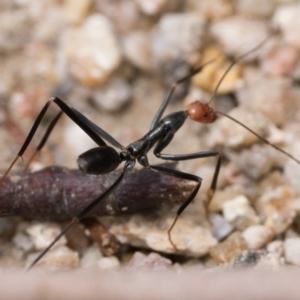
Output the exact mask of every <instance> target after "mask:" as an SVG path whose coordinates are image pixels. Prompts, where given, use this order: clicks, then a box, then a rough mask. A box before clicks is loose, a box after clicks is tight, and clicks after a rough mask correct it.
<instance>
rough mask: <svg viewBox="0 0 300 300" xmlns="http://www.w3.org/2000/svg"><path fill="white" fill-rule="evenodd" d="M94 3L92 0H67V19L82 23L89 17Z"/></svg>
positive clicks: (65, 5) (65, 6)
mask: <svg viewBox="0 0 300 300" xmlns="http://www.w3.org/2000/svg"><path fill="white" fill-rule="evenodd" d="M92 4H93V1H92V0H81V1H77V0H65V1H64V11H65V17H66V19H67V20H68V21H69V22H71V23H75V24H78V23H81V22H82V21H84V19H85V18H86V17H87V15H88V13H89V10H90V9H91V6H92Z"/></svg>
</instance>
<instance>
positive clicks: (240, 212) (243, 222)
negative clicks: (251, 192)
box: [223, 195, 259, 230]
mask: <svg viewBox="0 0 300 300" xmlns="http://www.w3.org/2000/svg"><path fill="white" fill-rule="evenodd" d="M223 214H224V218H225V220H226V221H227V222H229V223H230V224H232V225H233V226H234V227H235V228H237V229H239V230H243V229H245V228H247V227H248V226H250V225H255V224H258V223H259V217H258V215H257V214H256V213H255V211H254V209H253V208H252V207H251V206H250V203H249V200H248V199H247V198H246V197H245V196H243V195H241V196H238V197H236V198H234V199H232V200H230V201H227V202H225V203H224V205H223Z"/></svg>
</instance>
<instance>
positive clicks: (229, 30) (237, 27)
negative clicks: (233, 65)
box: [211, 16, 269, 61]
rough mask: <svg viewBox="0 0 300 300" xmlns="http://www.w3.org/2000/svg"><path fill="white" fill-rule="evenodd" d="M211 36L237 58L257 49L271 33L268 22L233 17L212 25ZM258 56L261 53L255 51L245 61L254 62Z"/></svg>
mask: <svg viewBox="0 0 300 300" xmlns="http://www.w3.org/2000/svg"><path fill="white" fill-rule="evenodd" d="M211 34H212V35H213V36H214V37H215V38H216V39H217V40H218V41H219V43H221V44H222V45H223V46H224V50H225V52H226V53H227V54H229V55H233V56H235V57H237V56H240V55H242V54H244V53H246V52H247V51H249V50H250V49H253V48H254V47H256V46H257V45H258V44H259V43H261V42H262V41H263V40H264V39H265V38H266V37H267V36H268V34H269V32H268V27H267V23H266V22H263V21H261V20H258V19H252V18H245V17H242V16H233V17H229V18H226V19H223V20H220V21H217V22H215V23H214V24H212V26H211ZM258 55H259V51H255V52H253V53H251V54H249V55H247V57H245V59H243V61H252V60H254V59H256V58H257V57H258Z"/></svg>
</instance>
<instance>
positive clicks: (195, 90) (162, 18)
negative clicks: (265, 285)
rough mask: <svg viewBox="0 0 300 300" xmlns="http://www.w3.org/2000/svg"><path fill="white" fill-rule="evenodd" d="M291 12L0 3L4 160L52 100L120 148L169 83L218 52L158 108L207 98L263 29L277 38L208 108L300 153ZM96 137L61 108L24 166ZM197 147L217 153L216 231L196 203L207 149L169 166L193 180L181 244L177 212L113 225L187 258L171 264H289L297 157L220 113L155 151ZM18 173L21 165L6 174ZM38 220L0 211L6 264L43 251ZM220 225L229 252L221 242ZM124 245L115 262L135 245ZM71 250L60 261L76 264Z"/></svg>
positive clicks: (163, 3) (298, 75) (205, 5)
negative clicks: (194, 192)
mask: <svg viewBox="0 0 300 300" xmlns="http://www.w3.org/2000/svg"><path fill="white" fill-rule="evenodd" d="M299 14H300V5H299V2H298V1H287V0H285V1H284V0H265V1H258V0H228V1H226V0H214V1H210V0H201V1H199V0H186V1H183V0H153V1H149V0H134V1H133V0H131V1H130V0H113V1H108V0H81V1H75V0H65V1H63V0H60V1H58V0H42V1H34V0H14V1H6V0H1V1H0V69H1V72H0V139H1V143H0V153H1V160H0V162H1V169H3V170H5V169H6V168H7V167H8V166H9V164H10V163H11V161H12V160H13V159H14V157H15V155H16V154H17V153H18V151H19V149H20V148H21V146H22V144H23V142H24V140H25V138H26V136H27V134H28V132H29V130H30V128H31V126H32V124H33V122H34V120H35V119H36V117H37V115H38V113H39V112H40V110H41V109H42V107H43V106H44V105H45V103H46V102H47V100H48V99H49V98H50V97H51V96H58V97H60V98H62V99H63V100H64V101H66V103H67V104H69V105H71V106H73V107H74V108H76V109H77V110H79V111H80V112H82V113H83V114H84V115H86V116H87V117H88V118H90V119H91V120H92V121H93V122H95V123H96V124H97V125H99V126H100V127H101V128H103V129H104V130H106V131H107V132H109V133H110V134H111V135H112V136H113V137H114V138H115V139H117V140H118V141H119V142H120V143H121V144H123V145H124V146H126V145H128V144H129V143H131V142H132V141H134V140H137V139H139V138H140V137H141V136H143V135H144V134H145V133H146V132H147V131H148V130H149V128H150V124H151V121H152V119H153V117H154V115H155V113H156V111H157V109H158V107H159V105H160V104H161V102H162V101H163V98H164V96H165V94H166V92H167V91H168V88H169V87H170V86H171V84H172V82H174V81H175V80H176V79H178V78H180V77H182V76H184V75H186V74H187V73H188V72H189V70H190V69H191V68H192V67H195V66H198V65H200V64H201V63H203V62H205V61H208V60H209V59H212V58H214V57H216V55H217V54H219V56H218V59H217V60H216V62H215V63H214V64H211V65H209V66H207V67H206V68H205V69H204V70H203V72H201V73H199V74H198V75H196V76H194V77H193V79H192V80H191V81H189V82H185V83H183V84H181V85H180V86H178V88H177V90H176V92H175V94H174V97H173V99H172V101H171V103H170V105H169V107H168V108H167V113H169V112H173V111H178V110H184V109H185V106H186V105H187V104H188V103H190V102H192V101H195V100H200V101H203V102H207V101H209V99H210V97H211V94H212V92H213V90H214V88H215V87H216V85H217V83H218V81H219V79H220V77H221V76H222V75H223V74H224V72H225V70H226V68H227V67H228V65H229V63H230V61H231V60H230V59H231V58H234V57H237V56H239V55H242V54H243V53H245V52H247V51H249V50H251V49H252V48H254V47H255V46H257V45H258V44H259V43H260V42H261V41H263V40H264V39H265V38H266V37H267V36H268V35H269V34H270V33H271V31H272V29H278V33H277V34H274V35H273V36H272V37H271V38H270V40H269V41H268V42H267V43H266V44H265V45H263V46H262V47H261V48H260V49H259V50H257V51H256V52H254V53H251V55H249V56H247V57H246V58H245V59H244V60H243V61H242V62H240V63H238V64H237V65H236V66H235V67H234V68H233V69H232V70H231V71H230V73H229V74H228V75H227V77H226V78H225V80H224V82H223V83H222V85H221V87H220V89H219V91H218V96H217V97H216V99H214V101H213V104H212V106H213V107H215V108H217V110H220V111H223V112H228V113H229V114H231V115H232V116H234V117H235V118H236V119H238V120H239V121H241V122H243V123H245V124H246V125H247V126H249V127H250V128H251V129H253V130H254V131H256V132H257V133H258V134H260V135H262V136H263V137H265V138H268V139H269V140H270V141H271V142H272V143H274V144H276V145H277V146H279V147H282V148H284V149H285V150H286V151H288V152H289V153H291V154H293V155H295V156H296V157H298V159H300V155H299V153H300V151H299V150H300V142H299V140H298V137H299V132H300V127H299V125H298V124H299V120H300V113H299V103H300V101H299V96H300V88H299V80H300V55H299V54H300V42H299V41H300V19H299ZM57 112H58V109H57V107H56V106H55V104H53V105H52V106H51V107H50V109H49V111H48V113H47V115H46V117H45V118H44V120H43V122H42V124H41V128H40V130H38V133H37V135H36V137H35V138H34V139H33V142H32V144H31V145H30V146H29V148H28V150H27V151H26V153H25V155H24V161H25V162H26V160H28V158H29V157H30V156H31V154H32V153H33V151H34V149H35V146H36V145H37V143H38V142H39V138H41V136H42V134H43V132H44V130H45V129H46V127H47V124H49V122H50V121H51V119H52V118H53V117H54V116H55V115H56V113H57ZM94 146H95V145H94V143H93V142H92V141H91V140H90V139H89V138H88V137H87V136H86V134H85V133H84V132H83V131H82V130H81V129H79V128H78V127H77V126H76V125H75V124H73V123H72V122H71V121H70V120H69V119H68V118H67V117H65V116H64V117H63V118H61V120H60V121H59V123H58V125H57V127H56V128H55V129H54V131H53V133H52V135H51V137H50V139H49V141H48V142H47V145H46V146H45V147H44V148H43V150H42V151H41V154H40V155H39V156H37V157H36V159H35V161H34V162H33V163H32V164H31V166H30V169H31V170H32V171H34V170H38V169H41V168H43V167H45V166H49V165H61V166H66V167H70V168H76V167H77V166H76V159H77V157H78V155H79V154H81V153H82V152H84V151H86V150H88V149H89V148H91V147H94ZM201 150H203V151H205V150H217V151H220V152H221V153H222V155H223V165H222V169H221V172H220V176H219V184H218V190H217V192H216V194H215V197H214V199H213V202H212V203H211V206H210V213H211V223H212V225H213V228H214V231H213V233H212V232H211V225H210V224H209V222H207V220H206V218H205V215H204V213H203V207H202V202H201V201H202V200H203V199H205V198H206V192H207V190H208V188H209V186H210V183H211V178H212V175H213V172H214V168H215V164H216V159H214V158H210V159H199V160H193V161H188V162H184V163H180V166H179V167H180V169H181V170H184V171H186V172H190V173H193V174H197V175H198V176H200V177H201V178H203V184H202V187H201V190H200V192H199V195H198V196H197V201H196V204H194V205H191V207H190V208H188V209H187V212H186V214H183V216H182V223H181V224H178V226H176V228H177V229H176V228H174V239H175V240H177V242H178V243H179V245H180V247H179V248H180V249H181V250H182V251H181V252H180V253H174V249H172V247H170V245H169V244H168V241H167V233H166V230H167V228H168V224H170V223H171V222H172V219H173V218H174V212H175V210H174V208H172V209H169V211H167V212H163V214H165V215H163V216H161V215H160V213H157V215H158V216H157V220H160V222H161V223H159V224H158V223H155V222H154V221H153V219H150V221H149V220H148V221H147V218H146V221H145V219H143V216H138V217H136V216H134V217H132V218H131V216H129V217H125V218H124V217H122V218H117V220H113V221H111V220H110V221H108V222H110V223H112V225H111V226H112V229H111V231H112V232H113V233H115V234H116V235H117V237H119V240H121V241H122V242H124V243H125V244H129V245H131V246H133V247H141V248H142V249H150V250H151V249H154V250H156V251H158V252H161V253H169V254H170V253H171V254H176V255H179V256H180V255H182V256H183V257H184V258H183V259H182V258H181V259H178V258H175V259H173V257H171V262H170V264H171V265H172V262H174V261H175V262H178V261H180V260H181V261H183V262H184V264H187V265H188V264H192V265H193V264H195V265H200V266H201V267H203V268H207V267H212V266H218V265H223V264H225V265H226V264H230V263H232V261H234V259H236V260H237V261H238V262H239V261H240V260H241V259H242V258H236V257H237V255H241V253H243V251H250V250H251V251H252V250H253V249H254V253H255V255H256V256H255V257H257V261H259V260H261V261H264V262H265V261H266V260H267V258H266V257H267V256H268V255H269V254H270V253H273V254H274V255H273V256H272V259H273V260H272V262H271V263H270V262H269V261H268V260H267V261H268V262H267V264H268V263H270V264H271V265H272V264H273V265H274V266H276V267H277V266H279V265H282V264H284V263H285V262H289V263H292V264H296V265H300V253H299V250H297V251H298V252H297V255H296V258H290V257H289V256H288V255H287V254H286V253H289V252H288V250H287V249H289V248H288V247H293V246H295V245H296V246H295V247H296V248H297V247H298V246H299V245H300V237H299V234H300V228H299V224H300V223H299V220H300V219H299V217H298V209H299V200H298V197H299V192H300V188H299V184H298V173H299V170H300V166H299V165H297V164H296V163H295V162H293V161H292V160H290V159H288V158H287V157H286V156H284V155H283V154H281V153H279V152H277V151H275V150H274V149H272V148H271V147H269V146H267V145H266V144H263V143H261V142H259V141H258V139H257V138H256V137H255V136H253V135H252V134H251V133H249V132H247V131H246V130H245V129H243V128H242V127H240V126H239V125H237V124H234V123H233V122H232V121H230V120H228V119H226V118H223V117H222V118H220V119H219V120H217V122H216V123H215V124H211V125H202V124H197V123H195V122H193V121H187V122H186V124H185V125H184V126H183V128H182V129H181V130H180V131H179V132H178V133H177V134H176V136H175V138H174V140H173V141H172V143H171V144H170V145H169V146H168V148H167V149H166V151H165V152H166V153H190V152H196V151H201ZM149 158H150V160H151V163H158V162H159V160H157V159H155V158H154V157H153V155H151V154H150V155H149ZM23 168H24V163H23V162H22V160H19V161H18V163H17V164H16V166H15V167H14V171H22V170H23ZM49 192H51V191H49ZM225 203H227V204H225ZM158 211H159V208H158ZM157 222H158V221H157ZM164 222H165V223H164ZM153 223H154V225H153ZM179 223H180V222H179ZM37 224H39V223H31V222H27V221H20V219H4V221H3V222H2V225H1V226H2V229H1V232H2V233H3V234H2V240H3V243H2V242H1V247H2V249H1V257H0V262H1V263H2V264H3V265H11V264H13V265H14V264H16V265H18V266H23V265H24V261H26V259H27V257H28V255H29V254H31V253H33V252H36V251H38V250H41V249H39V247H38V246H37V245H36V244H35V241H34V238H33V237H32V232H33V231H34V230H31V231H30V229H28V228H31V229H32V226H37ZM114 224H115V225H114ZM143 224H144V225H143ZM41 226H42V225H41ZM51 226H52V225H51ZM53 226H54V227H55V226H56V225H53ZM113 226H115V227H113ZM131 226H132V227H131ZM139 226H140V227H143V226H144V227H143V230H141V232H137V231H136V228H137V227H139ZM55 228H56V227H55ZM128 228H133V229H132V231H130V229H128ZM224 228H225V229H224ZM125 229H126V230H129V233H128V232H127V231H126V230H125ZM175 229H176V230H177V231H176V230H175ZM57 230H58V229H57ZM152 231H153V232H154V233H153V239H154V240H155V237H157V236H159V238H157V239H156V240H155V241H153V239H152V235H151V232H152ZM29 232H31V233H29ZM55 232H56V231H55ZM231 233H233V236H232V235H230V236H229V237H230V238H231V239H232V240H231V241H233V245H234V247H233V248H234V249H235V250H234V251H232V248H230V247H229V248H228V245H227V244H225V246H224V245H223V244H220V243H219V242H221V241H223V240H224V239H226V238H227V239H229V237H228V235H229V234H231ZM39 234H41V233H39ZM126 234H127V235H126ZM33 235H34V234H33ZM145 235H149V236H150V237H151V238H149V239H147V238H145ZM124 236H125V238H124ZM122 238H123V240H122ZM49 239H50V241H51V239H52V237H50V238H49ZM46 243H47V242H46ZM274 243H275V244H274ZM87 244H89V245H91V242H89V243H87ZM92 247H93V246H92ZM218 247H219V248H218ZM286 247H287V248H286ZM134 249H135V248H134ZM258 249H260V250H258ZM261 249H262V250H261ZM284 249H285V250H284ZM72 251H73V250H72ZM85 251H88V250H86V249H84V250H82V252H81V253H80V259H81V258H82V257H84V253H85ZM93 251H98V250H93ZM147 251H148V250H146V252H147ZM255 251H256V252H255ZM259 251H262V252H259ZM129 252H130V254H129V256H128V257H127V258H126V259H125V261H128V260H129V259H130V257H131V255H132V254H133V253H134V252H135V250H130V251H129ZM292 252H293V250H291V253H292ZM224 253H225V254H224ZM251 253H252V252H251ZM97 255H98V256H97ZM97 255H95V256H94V258H93V259H94V261H95V262H97V261H98V260H99V259H100V256H101V255H100V254H99V253H98V254H97ZM176 255H175V256H176ZM245 255H246V257H247V255H250V254H249V253H248V254H245ZM251 255H254V254H253V253H252V254H251ZM191 256H192V257H193V259H189V257H191ZM176 257H177V256H176ZM187 257H188V258H187ZM199 257H200V258H199ZM202 257H204V258H203V259H202ZM224 257H225V258H224ZM80 259H77V260H76V262H74V260H72V261H71V263H70V265H69V266H68V265H66V266H64V267H77V266H80V264H81V263H80ZM93 259H91V260H90V261H93ZM172 259H173V260H172ZM243 259H244V258H243ZM116 261H117V262H116ZM50 264H51V262H50ZM82 264H83V263H82ZM82 264H81V266H82ZM120 264H122V259H120V260H119V258H116V259H115V265H114V264H112V266H113V267H115V266H117V267H119V265H120ZM86 265H92V263H90V264H86ZM99 265H100V264H99ZM273 265H272V267H273Z"/></svg>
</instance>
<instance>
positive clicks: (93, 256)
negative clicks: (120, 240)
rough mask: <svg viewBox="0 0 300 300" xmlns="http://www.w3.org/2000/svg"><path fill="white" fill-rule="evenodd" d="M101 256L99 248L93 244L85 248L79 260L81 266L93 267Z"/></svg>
mask: <svg viewBox="0 0 300 300" xmlns="http://www.w3.org/2000/svg"><path fill="white" fill-rule="evenodd" d="M101 258H102V253H101V252H100V250H99V247H98V245H93V246H92V247H89V248H87V249H86V250H85V252H84V253H83V255H82V258H81V260H80V265H81V267H82V268H89V267H93V266H95V265H96V264H97V262H98V261H99V260H100V259H101Z"/></svg>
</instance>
